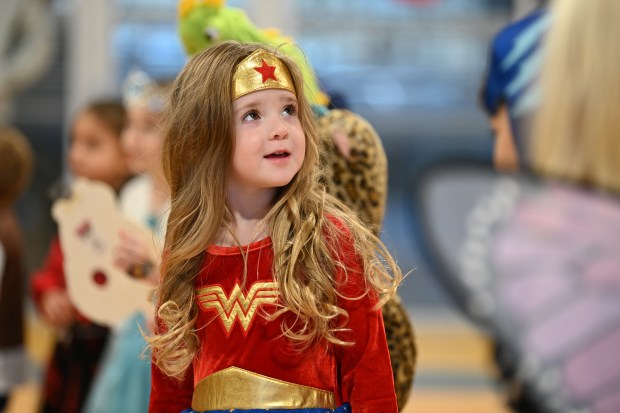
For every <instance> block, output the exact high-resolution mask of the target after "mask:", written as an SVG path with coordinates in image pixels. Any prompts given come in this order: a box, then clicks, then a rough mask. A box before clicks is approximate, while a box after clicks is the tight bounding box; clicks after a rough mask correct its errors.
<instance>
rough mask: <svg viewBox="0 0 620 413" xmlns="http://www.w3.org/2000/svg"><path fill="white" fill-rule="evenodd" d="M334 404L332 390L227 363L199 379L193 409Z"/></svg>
mask: <svg viewBox="0 0 620 413" xmlns="http://www.w3.org/2000/svg"><path fill="white" fill-rule="evenodd" d="M309 408H325V409H334V408H336V400H335V397H334V393H332V392H330V391H327V390H321V389H317V388H314V387H308V386H302V385H299V384H294V383H289V382H286V381H283V380H278V379H273V378H271V377H267V376H263V375H261V374H258V373H254V372H251V371H248V370H244V369H240V368H238V367H228V368H226V369H224V370H220V371H218V372H216V373H213V374H211V375H210V376H207V377H205V378H204V379H202V380H200V382H198V384H197V385H196V388H195V389H194V396H193V398H192V409H193V410H196V411H199V412H202V411H206V410H227V409H309Z"/></svg>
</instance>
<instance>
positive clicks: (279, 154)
mask: <svg viewBox="0 0 620 413" xmlns="http://www.w3.org/2000/svg"><path fill="white" fill-rule="evenodd" d="M290 155H291V154H290V153H288V152H285V151H282V152H274V153H270V154H269V155H265V158H267V159H282V158H286V157H288V156H290Z"/></svg>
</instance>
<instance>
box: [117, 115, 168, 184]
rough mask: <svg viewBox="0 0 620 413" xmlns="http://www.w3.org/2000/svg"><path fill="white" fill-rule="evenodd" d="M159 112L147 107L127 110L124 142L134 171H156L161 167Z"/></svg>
mask: <svg viewBox="0 0 620 413" xmlns="http://www.w3.org/2000/svg"><path fill="white" fill-rule="evenodd" d="M158 120H159V114H157V113H154V112H152V111H150V110H148V109H146V108H132V109H129V110H128V112H127V126H126V128H125V130H124V131H123V136H122V142H123V148H124V149H125V153H127V158H128V161H129V167H130V168H131V170H132V172H134V173H145V172H146V173H151V174H152V173H156V172H158V171H159V170H160V169H161V155H162V154H161V151H162V139H161V137H160V135H159V133H158V130H157V121H158Z"/></svg>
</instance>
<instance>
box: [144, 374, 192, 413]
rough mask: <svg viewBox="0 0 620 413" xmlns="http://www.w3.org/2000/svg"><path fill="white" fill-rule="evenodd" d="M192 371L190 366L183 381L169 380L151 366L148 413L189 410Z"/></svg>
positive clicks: (172, 412) (174, 412)
mask: <svg viewBox="0 0 620 413" xmlns="http://www.w3.org/2000/svg"><path fill="white" fill-rule="evenodd" d="M193 376H194V370H193V368H192V366H190V367H189V368H188V369H187V371H186V372H185V376H184V378H183V380H181V381H179V380H177V379H174V378H171V377H169V376H167V375H166V374H165V373H163V372H162V371H161V370H160V369H159V367H157V365H156V364H155V363H152V364H151V401H150V404H149V413H179V412H181V411H182V410H185V409H187V408H189V407H190V406H191V404H192V396H193V394H194V377H193Z"/></svg>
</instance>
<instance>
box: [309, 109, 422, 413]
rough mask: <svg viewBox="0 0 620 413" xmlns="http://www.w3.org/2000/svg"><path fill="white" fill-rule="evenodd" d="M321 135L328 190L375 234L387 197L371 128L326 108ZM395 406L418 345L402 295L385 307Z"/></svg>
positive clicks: (406, 388)
mask: <svg viewBox="0 0 620 413" xmlns="http://www.w3.org/2000/svg"><path fill="white" fill-rule="evenodd" d="M318 124H319V132H320V133H322V134H323V136H324V137H331V138H332V139H324V140H323V142H324V145H325V148H323V150H322V151H321V152H322V156H323V159H322V161H323V165H325V167H326V168H325V182H324V183H325V186H326V188H327V191H328V192H329V193H330V194H331V195H334V196H335V197H336V198H338V199H339V200H341V201H343V202H344V203H345V204H346V205H348V206H349V207H350V208H352V209H353V210H354V211H355V212H357V214H358V215H359V217H360V219H361V220H362V221H363V222H364V223H366V224H367V225H368V226H369V228H370V229H372V231H373V232H374V234H375V235H377V236H378V235H379V232H380V230H381V225H382V223H383V216H384V214H385V204H386V199H387V157H386V155H385V151H384V149H383V145H382V144H381V139H380V138H379V135H378V134H377V132H376V131H375V129H374V128H373V127H372V126H371V125H370V124H369V123H368V122H367V121H366V120H365V119H363V118H362V117H360V116H359V115H356V114H355V113H353V112H350V111H348V110H341V109H334V110H330V111H328V112H327V114H325V115H324V116H322V117H320V118H319V119H318ZM383 321H384V324H385V332H386V336H387V341H388V347H389V351H390V359H391V362H392V370H393V372H394V386H395V390H396V397H397V400H398V407H399V409H401V410H402V408H403V407H404V406H405V403H406V401H407V398H408V397H409V392H410V390H411V386H412V383H413V377H414V374H415V364H416V358H417V349H416V344H415V336H414V332H413V328H412V325H411V321H410V320H409V316H408V314H407V311H406V309H405V307H404V306H403V305H402V303H401V301H400V298H399V297H398V296H395V297H394V298H392V299H391V300H390V301H388V302H387V303H386V304H385V306H384V307H383Z"/></svg>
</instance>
